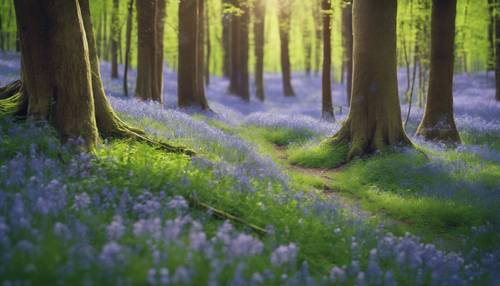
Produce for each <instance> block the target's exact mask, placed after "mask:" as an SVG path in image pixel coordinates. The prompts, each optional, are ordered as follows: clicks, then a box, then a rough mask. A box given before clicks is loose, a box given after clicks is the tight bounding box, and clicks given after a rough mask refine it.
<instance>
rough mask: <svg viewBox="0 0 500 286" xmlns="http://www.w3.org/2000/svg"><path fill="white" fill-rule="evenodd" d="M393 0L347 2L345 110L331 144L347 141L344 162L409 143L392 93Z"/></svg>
mask: <svg viewBox="0 0 500 286" xmlns="http://www.w3.org/2000/svg"><path fill="white" fill-rule="evenodd" d="M396 14H397V0H378V1H373V0H356V1H354V4H353V20H354V21H353V31H354V52H353V63H354V66H353V91H352V101H351V109H350V112H349V116H348V118H347V120H346V121H345V122H344V125H343V126H342V128H341V129H340V131H339V132H338V133H337V134H336V135H335V136H334V137H333V138H332V142H333V144H346V143H348V144H349V153H348V156H347V160H351V159H353V158H354V157H357V156H362V155H364V154H369V153H372V152H374V151H375V150H381V149H384V148H385V147H386V146H390V145H398V144H410V140H409V139H408V137H407V136H406V134H405V132H404V130H403V126H402V121H401V109H400V106H399V97H398V81H397V58H396Z"/></svg>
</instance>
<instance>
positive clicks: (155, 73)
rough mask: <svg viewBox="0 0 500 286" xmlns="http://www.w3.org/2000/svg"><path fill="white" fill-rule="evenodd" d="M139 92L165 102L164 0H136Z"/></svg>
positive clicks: (141, 96)
mask: <svg viewBox="0 0 500 286" xmlns="http://www.w3.org/2000/svg"><path fill="white" fill-rule="evenodd" d="M136 7H137V35H138V50H137V57H138V58H137V83H136V91H135V93H136V95H137V96H138V97H139V98H141V99H143V100H154V101H158V102H160V103H161V102H162V101H163V97H162V90H163V26H164V16H165V0H149V1H145V0H143V1H137V2H136Z"/></svg>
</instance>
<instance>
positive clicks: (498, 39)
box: [495, 3, 500, 101]
mask: <svg viewBox="0 0 500 286" xmlns="http://www.w3.org/2000/svg"><path fill="white" fill-rule="evenodd" d="M495 12H496V13H495V43H496V44H495V46H496V47H495V58H496V64H495V78H496V97H495V98H496V100H498V101H500V4H498V3H497V4H496V7H495Z"/></svg>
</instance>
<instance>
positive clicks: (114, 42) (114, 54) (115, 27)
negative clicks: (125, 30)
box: [111, 0, 120, 78]
mask: <svg viewBox="0 0 500 286" xmlns="http://www.w3.org/2000/svg"><path fill="white" fill-rule="evenodd" d="M119 9H120V0H113V11H112V15H111V78H118V45H119V43H120V18H119Z"/></svg>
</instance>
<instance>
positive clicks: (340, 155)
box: [288, 141, 349, 168]
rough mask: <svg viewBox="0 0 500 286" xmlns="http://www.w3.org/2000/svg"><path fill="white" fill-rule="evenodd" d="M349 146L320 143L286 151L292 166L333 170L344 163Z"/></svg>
mask: <svg viewBox="0 0 500 286" xmlns="http://www.w3.org/2000/svg"><path fill="white" fill-rule="evenodd" d="M348 152H349V145H347V144H331V143H328V142H326V141H325V142H322V143H320V144H318V145H313V144H308V145H305V146H295V147H293V148H291V149H289V150H288V154H289V157H288V160H289V162H290V163H291V164H293V165H298V166H303V167H307V168H335V167H338V166H340V165H342V164H344V163H346V159H347V154H348Z"/></svg>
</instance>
